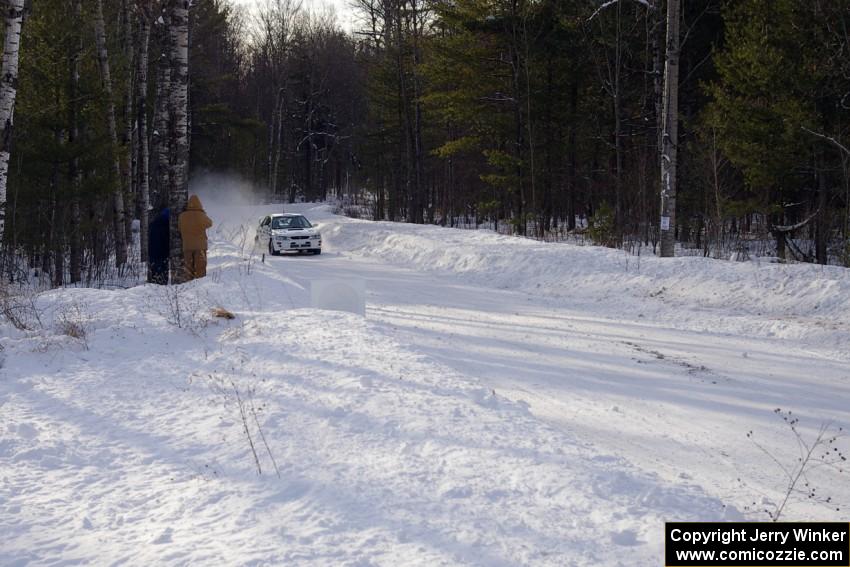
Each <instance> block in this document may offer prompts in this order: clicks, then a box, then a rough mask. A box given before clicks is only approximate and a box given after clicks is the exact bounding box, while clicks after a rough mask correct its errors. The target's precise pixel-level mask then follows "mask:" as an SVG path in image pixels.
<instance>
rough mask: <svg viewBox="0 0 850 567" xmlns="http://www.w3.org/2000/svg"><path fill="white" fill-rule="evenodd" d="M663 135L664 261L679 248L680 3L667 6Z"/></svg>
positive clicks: (662, 206)
mask: <svg viewBox="0 0 850 567" xmlns="http://www.w3.org/2000/svg"><path fill="white" fill-rule="evenodd" d="M662 104H663V117H662V134H661V257H662V258H672V257H673V255H674V253H675V246H676V150H677V147H676V146H677V144H678V130H679V0H668V2H667V58H666V64H665V67H664V101H663V103H662Z"/></svg>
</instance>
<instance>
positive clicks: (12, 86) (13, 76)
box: [0, 0, 24, 235]
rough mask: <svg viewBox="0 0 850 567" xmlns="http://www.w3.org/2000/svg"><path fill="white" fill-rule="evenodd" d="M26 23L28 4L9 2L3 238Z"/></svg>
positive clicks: (1, 94) (0, 149) (2, 90)
mask: <svg viewBox="0 0 850 567" xmlns="http://www.w3.org/2000/svg"><path fill="white" fill-rule="evenodd" d="M23 21H24V0H8V8H7V10H6V41H5V44H4V46H3V66H2V70H0V235H2V234H3V231H4V228H5V224H6V217H5V215H6V178H7V174H8V172H9V144H10V141H11V139H12V119H13V117H14V113H15V96H16V95H17V92H18V53H19V52H20V47H21V27H22V25H23Z"/></svg>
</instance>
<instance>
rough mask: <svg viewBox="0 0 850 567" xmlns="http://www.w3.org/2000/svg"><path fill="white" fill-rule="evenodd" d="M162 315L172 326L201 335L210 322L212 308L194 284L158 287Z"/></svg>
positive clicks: (159, 306) (158, 303)
mask: <svg viewBox="0 0 850 567" xmlns="http://www.w3.org/2000/svg"><path fill="white" fill-rule="evenodd" d="M157 295H158V298H157V299H158V301H157V302H156V304H157V307H158V308H159V311H160V313H161V314H162V316H163V317H165V320H166V321H168V323H169V324H170V325H174V326H175V327H177V328H180V329H186V330H187V331H189V332H191V333H199V332H200V331H201V330H202V329H204V328H205V327H206V326H207V325H208V324H209V322H210V320H211V316H210V308H209V305H208V303H207V302H205V301H204V300H203V298H202V297H201V295H200V293H199V292H198V289H197V288H196V286H194V285H192V284H181V285H164V286H157Z"/></svg>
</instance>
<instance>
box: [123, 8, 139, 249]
mask: <svg viewBox="0 0 850 567" xmlns="http://www.w3.org/2000/svg"><path fill="white" fill-rule="evenodd" d="M130 6H131V2H130V0H122V3H121V35H122V36H123V37H122V38H121V39H122V42H123V48H124V61H125V62H126V65H127V68H126V74H125V81H124V133H123V135H122V139H121V145H122V146H123V149H124V152H123V158H124V170H123V172H122V174H123V176H122V180H123V181H122V185H123V187H124V191H125V193H124V202H125V203H126V204H127V208H128V209H129V210H128V211H127V214H126V215H124V234H125V236H126V238H127V242H128V243H130V245H131V246H132V238H133V233H132V226H133V218H134V217H135V207H134V206H133V203H134V202H135V198H136V187H135V185H136V176H135V175H134V170H135V167H134V166H135V165H136V164H135V163H134V160H133V158H134V156H135V152H134V148H133V140H134V137H133V123H134V122H135V119H134V118H135V115H134V113H133V92H134V91H133V87H134V82H135V81H134V80H133V78H134V77H133V75H134V63H135V61H134V55H135V54H134V49H133V46H134V41H133V25H132V21H133V17H132V9H131V7H130Z"/></svg>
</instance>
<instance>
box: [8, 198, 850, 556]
mask: <svg viewBox="0 0 850 567" xmlns="http://www.w3.org/2000/svg"><path fill="white" fill-rule="evenodd" d="M298 208H300V209H302V210H304V211H305V212H306V213H307V214H308V215H309V216H310V218H312V219H314V220H316V221H317V222H318V223H319V224H320V225H321V229H322V232H323V235H324V241H325V251H324V253H323V254H322V255H321V256H287V257H269V258H267V259H266V262H265V263H263V264H261V263H259V262H258V260H257V257H256V256H251V255H250V254H249V253H248V249H247V247H246V246H244V244H245V243H246V242H250V241H251V240H252V238H253V233H252V229H253V226H254V223H256V219H257V218H258V217H259V216H260V215H261V214H266V213H268V212H271V211H272V210H273V208H272V207H253V208H241V209H240V208H237V207H232V206H228V207H224V208H216V207H215V206H214V204H213V206H211V207H210V208H209V209H208V210H209V212H210V214H211V216H212V217H213V219H214V220H215V221H216V227H215V229H214V230H213V231H212V234H211V250H210V269H209V275H208V277H207V278H204V279H203V280H200V281H196V282H192V283H190V284H187V285H184V286H179V287H168V288H166V287H161V286H150V285H146V286H139V287H136V288H132V289H129V290H115V291H108V290H92V289H76V290H56V291H51V292H47V293H45V294H42V295H41V296H39V297H38V298H37V299H36V300H35V302H34V304H33V305H34V306H35V308H36V310H37V313H38V317H37V318H34V319H33V320H32V321H31V328H30V329H29V330H23V331H22V330H18V329H14V328H12V327H11V326H10V325H7V324H1V325H0V359H2V361H3V362H2V364H1V365H0V419H2V421H0V534H3V536H2V538H0V565H3V566H4V567H5V565H47V564H49V565H77V564H98V565H100V564H113V563H123V564H131V565H188V564H191V565H213V564H214V565H287V566H289V565H299V566H300V565H311V566H312V565H316V566H325V565H347V566H355V565H356V566H358V567H363V566H371V565H376V566H377V565H387V566H390V565H391V566H396V565H405V566H407V565H422V566H429V567H430V566H434V565H476V566H478V565H482V566H513V565H533V566H538V565H544V566H545V565H552V566H564V565H577V566H581V565H606V566H608V565H611V566H616V565H623V566H626V565H628V566H634V565H659V564H660V563H661V558H660V555H661V553H662V547H663V541H662V537H661V535H662V529H663V523H664V521H671V520H712V519H722V518H726V519H731V518H740V517H741V516H744V517H746V518H751V519H764V518H765V514H764V510H765V509H771V508H772V507H774V506H775V505H776V504H777V503H778V502H780V501H781V499H782V498H783V496H784V492H785V489H786V488H787V481H786V480H785V479H784V478H783V474H784V473H783V472H782V470H781V467H782V466H784V467H786V468H787V467H793V466H794V463H795V462H796V459H797V457H798V455H799V447H798V443H797V440H796V439H795V437H794V435H793V432H792V431H791V430H790V429H789V427H788V426H787V425H786V424H785V423H784V422H783V420H782V415H777V414H776V413H774V410H776V409H777V408H781V409H782V410H784V411H791V412H793V414H792V415H793V416H795V417H799V419H800V422H799V425H798V426H797V428H798V431H799V432H800V434H801V436H802V439H803V440H804V441H806V442H811V440H812V439H813V438H814V435H816V432H817V429H818V427H819V426H820V425H821V423H824V422H827V421H830V420H831V421H832V422H834V424H833V426H832V427H833V428H834V427H838V426H844V427H845V429H846V428H847V425H848V424H850V413H849V412H850V410H848V407H850V406H848V400H850V364H848V360H850V359H848V352H847V349H846V345H847V344H848V340H850V279H848V276H847V274H848V271H846V270H840V269H837V268H829V269H818V268H815V267H813V266H775V265H758V264H732V263H728V262H714V261H711V260H702V259H694V258H690V259H689V258H685V259H675V260H668V261H659V260H655V259H653V258H644V259H635V258H631V257H627V256H624V255H622V253H619V252H616V251H611V250H606V249H600V248H590V247H588V248H577V247H574V246H564V245H553V244H541V243H536V242H533V241H528V240H522V239H515V238H508V237H500V236H498V235H493V234H488V233H486V232H470V231H456V230H448V229H440V228H437V227H422V226H410V225H401V224H390V223H368V222H362V221H354V220H351V219H345V218H341V217H336V216H334V215H331V214H330V213H329V211H328V208H327V207H322V206H319V207H316V206H312V205H301V206H299V207H298ZM318 279H323V280H326V279H338V280H345V281H351V280H363V281H364V282H365V284H366V290H367V298H366V299H367V307H366V317H365V318H364V317H360V316H358V315H353V314H347V313H339V312H331V311H323V310H316V309H311V308H310V285H311V282H313V281H315V280H318ZM217 306H220V307H224V308H227V309H229V310H231V311H233V312H234V313H235V315H236V318H235V319H234V320H232V321H229V320H221V319H215V318H212V317H211V315H210V313H211V312H210V308H212V307H217ZM69 321H70V322H72V323H76V324H78V325H80V328H81V329H83V331H84V332H83V333H82V337H83V338H79V337H76V338H75V337H72V336H69V333H68V332H67V324H68V322H69ZM748 432H752V438H748V437H747V433H748ZM846 441H847V439H846V438H844V439H840V440H839V445H840V447H842V448H844V449H845V452H846ZM756 444H758V445H756ZM759 447H762V448H763V449H764V451H762V450H761V449H759ZM807 480H808V482H809V484H810V486H814V487H817V490H818V496H817V498H814V499H810V498H807V497H806V495H805V494H796V495H794V496H793V498H791V500H790V501H789V504H788V506H787V507H786V508H785V510H784V512H783V515H784V517H785V518H787V519H818V520H828V519H831V520H841V519H844V518H846V508H842V506H844V505H846V504H848V503H850V483H848V482H846V473H840V472H837V469H834V468H829V467H821V468H818V469H813V470H812V471H811V474H809V475H808V476H807ZM821 495H822V496H821ZM826 497H831V500H830V504H829V505H828V506H827V505H823V504H821V503H817V502H815V500H818V499H824V498H826ZM833 507H839V508H842V509H841V510H840V511H836V510H835V509H834V508H833Z"/></svg>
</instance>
